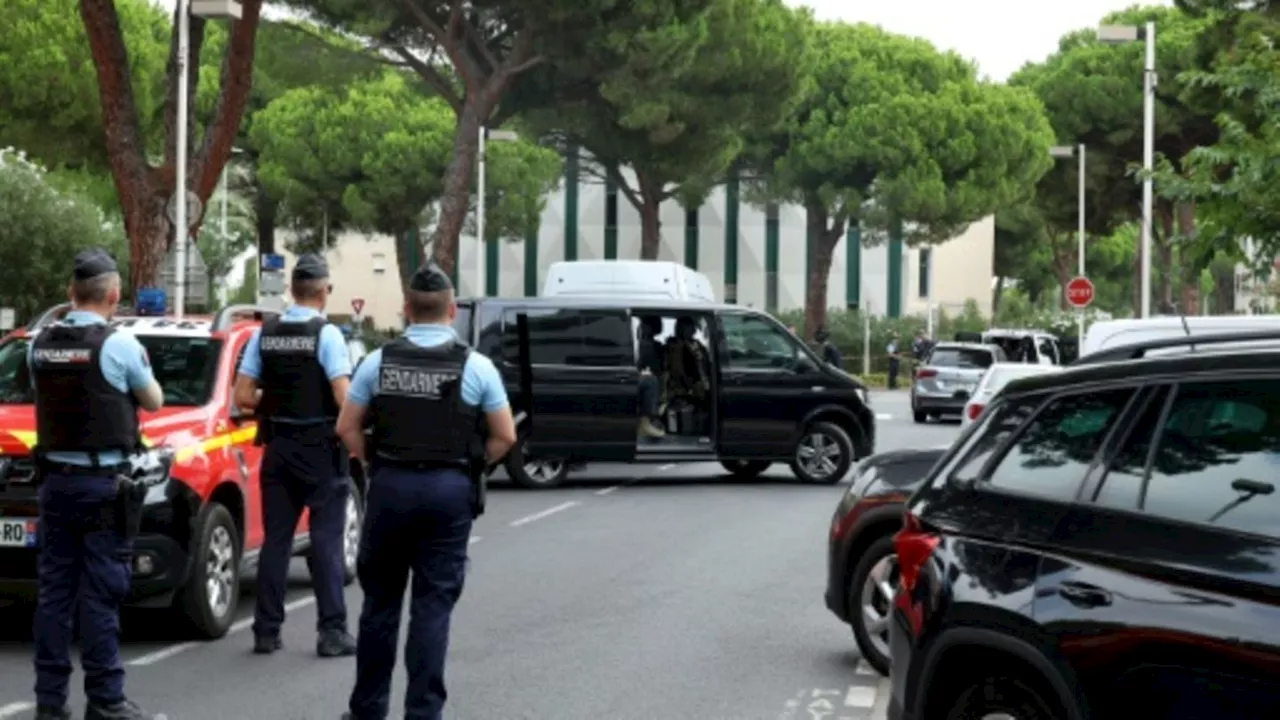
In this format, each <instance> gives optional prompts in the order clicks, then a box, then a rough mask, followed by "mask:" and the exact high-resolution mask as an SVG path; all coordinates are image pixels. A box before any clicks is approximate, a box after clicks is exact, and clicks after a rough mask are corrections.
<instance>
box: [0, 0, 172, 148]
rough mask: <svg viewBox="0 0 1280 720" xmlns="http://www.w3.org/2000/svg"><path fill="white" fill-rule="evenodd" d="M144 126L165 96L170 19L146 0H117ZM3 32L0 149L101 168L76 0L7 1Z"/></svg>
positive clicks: (97, 113)
mask: <svg viewBox="0 0 1280 720" xmlns="http://www.w3.org/2000/svg"><path fill="white" fill-rule="evenodd" d="M115 5H116V10H117V12H118V13H119V16H120V28H121V31H122V33H123V37H124V40H125V46H126V48H127V49H128V52H129V65H130V70H131V71H132V76H133V95H134V99H135V102H136V103H137V106H138V110H139V116H140V118H141V120H142V123H143V128H142V129H143V132H144V133H147V134H150V133H152V132H154V131H155V130H156V129H157V127H158V124H157V121H158V120H159V114H158V109H159V107H160V105H161V103H162V101H163V98H164V87H163V76H164V66H165V61H166V57H167V55H168V50H169V21H168V19H167V18H166V17H165V14H164V12H163V11H161V10H159V9H158V8H157V7H155V6H154V5H153V4H152V3H149V2H147V1H146V0H116V2H115ZM3 16H4V27H5V29H4V31H3V32H0V147H6V146H13V147H20V148H23V149H24V150H25V151H27V152H28V153H30V155H31V156H32V157H35V158H38V159H39V160H40V161H41V162H42V163H44V164H46V165H48V166H50V167H56V166H60V165H72V166H77V167H78V166H81V165H86V164H87V165H89V166H90V167H93V168H95V169H98V170H102V169H105V167H106V148H105V143H104V137H103V130H102V119H101V117H102V116H101V110H100V107H99V99H98V80H97V75H96V74H95V70H94V64H93V58H92V57H91V56H90V54H89V41H88V39H87V38H86V36H85V31H84V24H83V22H82V21H81V19H80V12H79V3H78V2H77V0H7V2H5V3H4V15H3Z"/></svg>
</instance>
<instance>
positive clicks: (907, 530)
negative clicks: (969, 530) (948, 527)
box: [893, 511, 939, 593]
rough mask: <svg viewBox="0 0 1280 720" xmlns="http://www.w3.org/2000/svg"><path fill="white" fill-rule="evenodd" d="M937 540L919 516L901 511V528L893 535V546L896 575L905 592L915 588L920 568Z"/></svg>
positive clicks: (931, 552)
mask: <svg viewBox="0 0 1280 720" xmlns="http://www.w3.org/2000/svg"><path fill="white" fill-rule="evenodd" d="M938 542H939V538H938V536H937V535H936V534H934V533H932V532H930V531H928V530H926V529H925V527H924V524H923V523H921V522H920V518H918V517H916V516H915V515H913V514H912V513H911V512H910V511H906V512H904V513H903V515H902V529H901V530H899V531H898V534H897V535H894V536H893V548H894V550H896V551H897V553H898V577H899V578H900V579H901V581H902V589H903V590H905V591H906V592H907V593H910V592H911V591H912V590H914V589H915V586H916V581H917V580H918V579H919V578H920V569H921V568H922V567H924V564H925V562H927V561H928V560H929V556H930V555H932V554H933V550H934V548H936V547H938Z"/></svg>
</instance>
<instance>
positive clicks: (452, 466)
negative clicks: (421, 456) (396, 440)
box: [371, 457, 470, 472]
mask: <svg viewBox="0 0 1280 720" xmlns="http://www.w3.org/2000/svg"><path fill="white" fill-rule="evenodd" d="M371 463H372V465H373V466H374V467H381V468H387V469H389V470H409V471H412V472H429V471H431V470H460V471H462V472H466V471H467V468H468V467H470V464H469V463H468V462H467V461H466V460H454V461H436V462H408V461H405V460H391V459H388V458H381V457H375V458H373V460H372V461H371Z"/></svg>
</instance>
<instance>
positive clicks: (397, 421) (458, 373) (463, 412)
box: [370, 338, 479, 468]
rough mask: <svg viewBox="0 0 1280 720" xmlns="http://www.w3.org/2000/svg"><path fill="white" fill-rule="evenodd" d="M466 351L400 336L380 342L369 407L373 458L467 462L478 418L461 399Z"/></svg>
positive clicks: (420, 463) (476, 411) (405, 462)
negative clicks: (417, 342)
mask: <svg viewBox="0 0 1280 720" xmlns="http://www.w3.org/2000/svg"><path fill="white" fill-rule="evenodd" d="M470 354H471V349H470V348H469V347H467V346H466V345H464V344H462V343H457V342H448V343H444V344H443V345H436V346H433V347H427V348H424V347H418V346H417V345H414V344H413V343H411V342H409V341H408V340H406V339H404V338H401V339H399V340H396V341H395V342H392V343H389V344H387V345H384V346H383V348H382V365H381V367H380V368H379V370H378V387H377V392H376V394H375V395H374V397H373V402H372V404H371V407H370V412H371V415H372V421H373V422H372V424H373V436H372V438H371V440H372V449H373V454H374V456H375V457H377V458H378V459H379V460H382V461H385V462H387V463H389V464H391V465H409V466H422V467H432V466H437V467H448V466H458V467H463V468H465V467H466V466H467V465H468V463H469V462H470V460H471V452H472V450H473V444H474V443H475V442H476V440H477V439H478V432H477V425H476V423H477V419H478V417H479V409H478V408H476V407H469V406H467V405H465V404H463V402H462V371H463V369H464V368H465V367H466V364H467V356H468V355H470Z"/></svg>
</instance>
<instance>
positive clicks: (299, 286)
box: [289, 278, 329, 300]
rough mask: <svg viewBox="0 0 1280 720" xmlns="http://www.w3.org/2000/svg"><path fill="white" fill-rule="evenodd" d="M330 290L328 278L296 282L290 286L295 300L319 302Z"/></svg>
mask: <svg viewBox="0 0 1280 720" xmlns="http://www.w3.org/2000/svg"><path fill="white" fill-rule="evenodd" d="M328 288H329V280H328V278H321V279H318V280H294V281H293V282H292V283H290V284H289V291H290V292H291V293H293V299H294V300H319V299H320V298H321V296H323V295H324V291H325V290H327V289H328Z"/></svg>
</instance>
